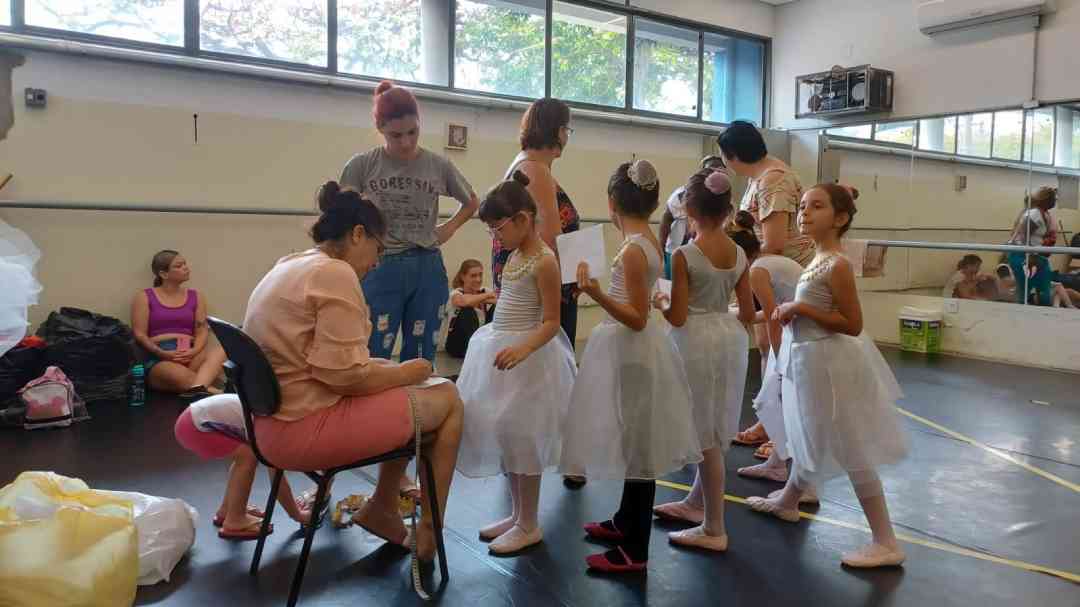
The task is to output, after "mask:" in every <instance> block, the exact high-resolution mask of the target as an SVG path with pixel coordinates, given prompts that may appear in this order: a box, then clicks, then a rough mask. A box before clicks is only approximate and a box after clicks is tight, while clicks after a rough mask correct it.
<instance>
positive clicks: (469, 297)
mask: <svg viewBox="0 0 1080 607" xmlns="http://www.w3.org/2000/svg"><path fill="white" fill-rule="evenodd" d="M451 286H453V287H454V290H453V291H451V292H450V311H449V314H447V318H446V324H447V329H446V339H445V341H444V343H445V344H446V353H447V354H449V355H450V356H453V357H454V358H465V353H466V352H467V350H468V348H469V340H470V339H472V336H473V333H475V332H476V330H477V329H479V328H480V326H481V325H485V324H487V323H489V322H491V318H492V315H493V313H494V311H493V308H494V305H495V301H496V296H495V293H494V292H493V291H488V290H486V289H484V264H482V263H480V261H479V260H477V259H466V260H465V261H463V262H462V263H461V267H460V268H459V269H458V271H457V274H455V275H454V281H453V283H452V285H451Z"/></svg>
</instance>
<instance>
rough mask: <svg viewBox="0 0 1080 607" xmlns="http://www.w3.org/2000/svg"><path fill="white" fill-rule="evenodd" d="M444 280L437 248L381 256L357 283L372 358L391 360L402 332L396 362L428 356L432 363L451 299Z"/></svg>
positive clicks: (446, 281)
mask: <svg viewBox="0 0 1080 607" xmlns="http://www.w3.org/2000/svg"><path fill="white" fill-rule="evenodd" d="M448 282H449V281H448V280H447V277H446V266H445V265H444V264H443V258H442V253H441V252H439V251H438V250H437V249H436V250H431V249H419V248H417V249H410V250H408V251H404V252H402V253H397V254H394V255H385V256H383V258H382V259H381V260H379V265H378V266H377V267H376V268H375V269H374V270H372V271H371V272H368V274H367V276H365V277H364V280H363V282H361V283H360V286H361V287H362V288H363V290H364V299H366V300H367V304H368V307H369V308H370V310H371V340H370V341H369V342H368V350H369V351H370V352H371V355H372V356H374V357H378V358H390V356H391V355H392V353H393V351H394V344H395V343H396V342H397V335H398V331H399V330H400V331H401V333H402V336H403V339H402V342H401V358H400V359H401V360H402V361H406V360H412V359H414V358H426V359H428V360H429V361H431V362H432V364H434V363H435V340H436V338H437V336H438V335H439V328H440V326H441V325H442V320H443V315H444V312H445V307H446V301H447V299H449V297H450V287H449V284H448Z"/></svg>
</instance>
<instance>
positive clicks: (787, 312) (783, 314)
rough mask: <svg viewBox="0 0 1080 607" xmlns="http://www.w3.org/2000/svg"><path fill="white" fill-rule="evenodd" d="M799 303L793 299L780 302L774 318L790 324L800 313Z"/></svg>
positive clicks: (784, 323)
mask: <svg viewBox="0 0 1080 607" xmlns="http://www.w3.org/2000/svg"><path fill="white" fill-rule="evenodd" d="M798 311H799V304H798V303H796V302H793V301H789V302H788V303H785V304H780V306H778V307H777V308H776V311H775V312H773V320H775V321H777V322H779V323H780V324H782V325H787V324H789V323H790V322H791V321H792V320H794V319H795V317H796V316H797V315H798Z"/></svg>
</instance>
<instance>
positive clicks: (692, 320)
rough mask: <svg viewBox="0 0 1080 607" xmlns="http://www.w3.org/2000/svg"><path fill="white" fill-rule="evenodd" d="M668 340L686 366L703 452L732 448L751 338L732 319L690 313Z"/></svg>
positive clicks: (672, 329)
mask: <svg viewBox="0 0 1080 607" xmlns="http://www.w3.org/2000/svg"><path fill="white" fill-rule="evenodd" d="M669 335H670V336H671V340H672V341H673V342H674V343H675V348H676V349H677V350H678V351H679V355H680V356H682V359H683V363H684V364H685V365H686V377H687V379H688V380H689V382H690V396H691V398H692V400H693V404H694V407H693V410H694V426H695V428H696V429H697V436H698V442H699V444H700V445H701V448H702V449H703V450H704V449H712V448H713V447H720V448H721V449H723V450H724V451H726V450H727V448H728V447H729V446H730V444H731V436H732V435H733V434H734V433H735V432H736V431H738V429H739V417H740V415H741V414H742V401H743V394H744V393H745V391H746V367H747V358H748V356H749V351H750V338H749V337H748V336H747V334H746V329H745V328H743V325H742V323H740V322H739V319H738V318H736V317H734V316H732V315H730V314H694V315H691V316H689V317H687V319H686V324H684V325H683V326H681V327H672V328H671V330H670V332H669Z"/></svg>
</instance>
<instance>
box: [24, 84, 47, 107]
mask: <svg viewBox="0 0 1080 607" xmlns="http://www.w3.org/2000/svg"><path fill="white" fill-rule="evenodd" d="M47 100H48V98H47V96H46V93H45V89H33V88H29V87H27V89H26V107H45V103H46V101H47Z"/></svg>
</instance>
